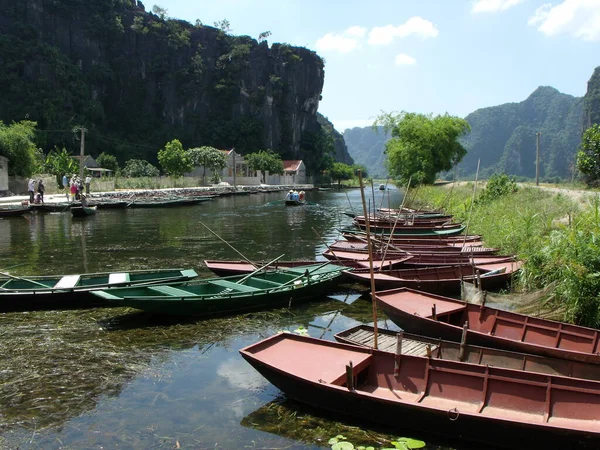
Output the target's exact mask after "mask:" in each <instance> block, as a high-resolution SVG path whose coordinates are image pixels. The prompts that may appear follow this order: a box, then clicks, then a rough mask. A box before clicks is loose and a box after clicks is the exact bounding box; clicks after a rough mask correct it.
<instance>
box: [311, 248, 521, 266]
mask: <svg viewBox="0 0 600 450" xmlns="http://www.w3.org/2000/svg"><path fill="white" fill-rule="evenodd" d="M321 254H322V255H323V256H324V257H325V258H327V259H329V260H331V261H334V260H347V259H350V260H355V261H368V260H369V254H368V253H367V252H356V251H348V250H332V249H327V250H325V251H324V252H323V253H321ZM406 255H407V256H410V258H407V259H406V261H404V262H403V263H402V267H404V268H408V267H424V266H448V265H451V266H455V265H457V264H473V265H476V266H480V265H482V264H496V263H504V262H510V261H514V260H515V258H514V256H507V255H476V256H472V255H471V254H468V253H459V254H456V255H455V254H416V255H411V254H410V253H407V254H406ZM398 257H399V255H398V254H397V253H396V254H394V253H389V252H388V253H386V255H385V259H386V260H388V259H398ZM373 259H374V261H381V260H383V254H382V253H380V252H375V253H374V255H373Z"/></svg>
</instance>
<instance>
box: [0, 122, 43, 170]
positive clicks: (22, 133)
mask: <svg viewBox="0 0 600 450" xmlns="http://www.w3.org/2000/svg"><path fill="white" fill-rule="evenodd" d="M35 126H36V123H35V122H31V121H29V120H23V121H21V122H18V123H13V124H11V125H5V124H3V123H2V121H0V155H2V156H4V157H6V158H8V174H9V175H19V176H22V177H28V176H30V175H32V174H34V173H35V172H36V171H37V170H38V169H39V168H40V167H39V164H40V158H39V157H38V151H37V148H36V146H35V143H34V142H33V141H34V132H35Z"/></svg>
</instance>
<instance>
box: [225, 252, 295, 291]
mask: <svg viewBox="0 0 600 450" xmlns="http://www.w3.org/2000/svg"><path fill="white" fill-rule="evenodd" d="M284 256H285V253H284V254H283V255H280V256H278V257H277V258H275V259H274V260H273V261H270V262H268V263H267V264H265V265H264V266H262V267H259V268H258V269H256V270H255V271H254V272H252V273H249V274H248V275H246V276H245V277H244V278H242V279H241V280H238V281H236V282H235V284H242V283H243V282H244V281H246V280H247V279H248V278H250V277H251V276H252V275H255V274H257V273H258V272H260V271H261V270H264V269H266V268H267V267H269V266H270V265H271V264H273V263H274V262H276V261H279V260H280V259H281V258H283V257H284ZM253 265H254V264H253ZM254 267H256V266H254Z"/></svg>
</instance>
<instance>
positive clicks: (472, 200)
mask: <svg viewBox="0 0 600 450" xmlns="http://www.w3.org/2000/svg"><path fill="white" fill-rule="evenodd" d="M480 162H481V159H478V160H477V172H475V184H474V185H473V196H472V197H471V207H470V208H469V217H468V218H467V228H466V229H465V237H464V239H463V246H464V245H465V243H466V242H467V236H468V235H469V225H470V224H471V213H472V212H473V203H475V191H476V190H477V179H478V178H479V163H480Z"/></svg>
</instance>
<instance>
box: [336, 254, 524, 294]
mask: <svg viewBox="0 0 600 450" xmlns="http://www.w3.org/2000/svg"><path fill="white" fill-rule="evenodd" d="M521 266H522V262H521V261H509V262H505V263H496V264H489V265H486V264H482V265H479V266H474V265H471V264H464V265H456V266H434V267H424V268H420V269H399V270H398V269H396V270H393V269H392V270H385V271H376V272H374V274H373V278H374V279H375V287H376V289H377V290H383V289H394V288H399V287H408V288H412V289H418V290H421V291H426V292H432V293H434V294H447V295H450V294H460V287H461V281H468V282H470V283H475V282H478V283H479V285H480V287H481V289H483V290H485V291H493V290H498V289H502V288H503V287H506V286H507V285H508V284H509V283H510V281H511V279H512V277H513V275H514V274H515V272H516V271H518V270H519V269H520V268H521ZM346 275H347V276H348V277H350V278H351V279H353V280H355V281H357V282H359V283H363V284H366V285H369V284H370V283H371V273H370V271H369V269H356V270H353V271H352V272H348V273H347V274H346Z"/></svg>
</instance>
